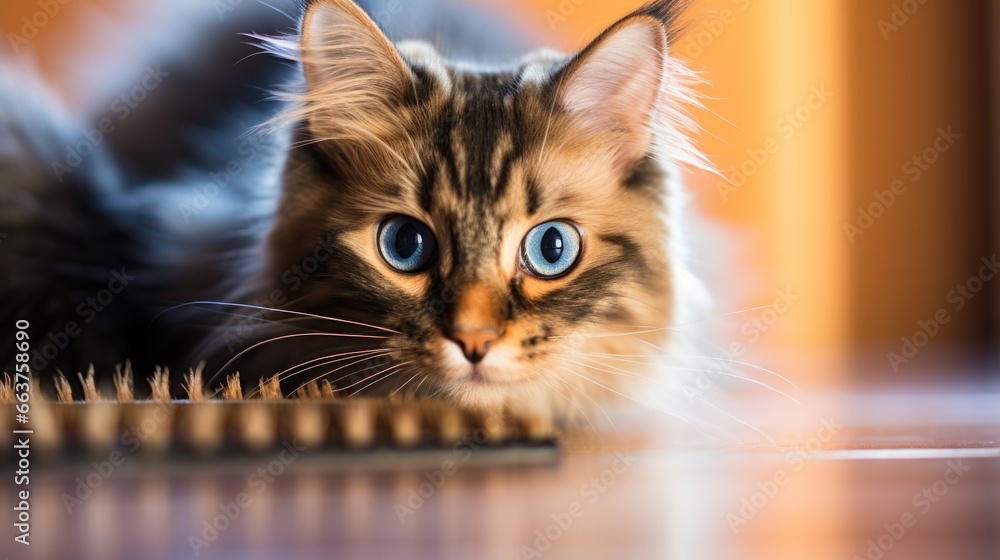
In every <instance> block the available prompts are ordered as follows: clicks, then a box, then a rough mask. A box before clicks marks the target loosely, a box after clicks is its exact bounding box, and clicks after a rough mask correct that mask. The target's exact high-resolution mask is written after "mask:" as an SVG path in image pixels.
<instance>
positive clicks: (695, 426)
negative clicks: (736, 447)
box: [561, 366, 739, 441]
mask: <svg viewBox="0 0 1000 560" xmlns="http://www.w3.org/2000/svg"><path fill="white" fill-rule="evenodd" d="M561 369H563V370H564V371H567V372H569V373H571V374H573V375H575V376H577V377H579V378H580V379H583V380H584V381H588V382H590V383H593V384H594V385H597V386H598V387H601V388H602V389H605V390H607V391H610V392H611V393H614V394H616V395H618V396H620V397H623V398H625V399H628V400H630V401H632V402H634V403H637V404H639V405H642V406H645V407H647V408H650V409H652V410H655V411H657V412H660V413H663V414H666V415H667V416H670V417H672V418H676V419H677V420H679V421H680V422H683V423H684V424H687V425H688V426H690V427H692V428H693V429H694V430H695V431H696V432H698V434H700V435H701V436H703V437H706V438H708V439H711V440H714V441H718V440H719V438H717V437H715V436H713V435H712V434H709V433H708V432H706V431H705V430H703V429H702V428H701V426H699V425H698V423H697V422H696V421H695V420H692V419H690V418H688V417H687V416H683V415H680V414H678V413H676V412H671V411H669V410H664V409H662V408H659V407H657V406H654V405H653V404H651V403H649V402H643V401H640V400H637V399H635V398H632V397H630V396H628V395H625V394H623V393H621V392H619V391H616V390H614V389H612V388H610V387H608V386H606V385H604V384H602V383H599V382H597V381H595V380H593V379H591V378H590V377H587V376H586V375H582V374H581V373H578V372H575V371H573V370H571V369H569V368H566V367H564V366H562V367H561ZM567 385H569V384H568V383H567ZM710 427H711V428H713V429H715V430H718V431H720V432H722V433H724V434H726V435H728V436H730V437H732V438H734V439H739V438H738V437H737V436H736V434H733V433H732V432H730V431H729V430H726V429H725V428H720V427H718V426H710Z"/></svg>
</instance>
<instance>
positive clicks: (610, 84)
mask: <svg viewBox="0 0 1000 560" xmlns="http://www.w3.org/2000/svg"><path fill="white" fill-rule="evenodd" d="M666 45H667V41H666V34H665V31H664V29H663V26H662V25H661V24H660V22H659V21H657V20H655V19H654V18H652V17H636V18H633V19H631V20H626V21H623V22H621V23H619V24H618V26H617V27H615V28H612V29H611V30H609V31H608V33H606V34H605V35H603V36H602V37H600V38H599V39H597V40H596V41H595V42H594V43H592V44H591V45H590V46H588V47H587V48H586V49H585V50H584V51H583V52H582V53H581V54H580V55H579V56H578V57H577V58H576V59H575V60H574V61H573V62H571V63H570V66H569V67H568V68H567V74H566V75H565V77H564V78H563V84H562V86H561V100H562V103H563V106H564V107H565V108H566V109H567V110H568V111H569V112H570V113H571V114H572V115H573V116H574V117H575V118H576V119H577V121H578V122H579V123H580V124H582V125H583V126H584V127H585V130H586V132H587V133H591V134H595V135H606V134H607V133H609V132H614V133H617V134H618V135H620V146H618V149H619V154H618V155H617V158H616V164H617V165H618V166H619V167H621V168H626V167H628V166H629V165H631V164H632V163H635V162H636V161H638V160H639V159H640V158H641V157H642V156H643V155H644V154H645V153H646V152H647V151H648V150H649V147H650V146H649V145H650V141H651V134H650V121H651V119H652V113H653V111H654V110H655V108H656V103H657V101H658V99H659V97H660V89H661V85H662V83H663V72H664V67H665V62H666V61H665V58H666Z"/></svg>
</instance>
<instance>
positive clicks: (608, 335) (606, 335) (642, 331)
mask: <svg viewBox="0 0 1000 560" xmlns="http://www.w3.org/2000/svg"><path fill="white" fill-rule="evenodd" d="M772 307H778V305H777V304H771V305H761V306H758V307H748V308H746V309H740V310H737V311H730V312H728V313H722V314H720V315H716V316H713V317H708V318H705V319H698V320H694V321H688V322H685V323H676V324H673V325H669V326H666V327H655V328H648V329H641V328H640V329H639V330H632V331H628V332H622V333H605V332H598V333H587V334H576V335H557V336H552V337H550V338H554V339H567V338H568V339H591V338H612V337H616V336H635V335H640V334H650V333H655V332H660V331H669V330H671V329H675V328H677V327H683V326H686V325H693V324H696V323H704V322H706V321H714V320H716V319H720V318H722V317H728V316H730V315H738V314H741V313H749V312H751V311H759V310H761V309H769V308H772ZM624 327H625V328H629V327H628V326H627V325H625V326H624Z"/></svg>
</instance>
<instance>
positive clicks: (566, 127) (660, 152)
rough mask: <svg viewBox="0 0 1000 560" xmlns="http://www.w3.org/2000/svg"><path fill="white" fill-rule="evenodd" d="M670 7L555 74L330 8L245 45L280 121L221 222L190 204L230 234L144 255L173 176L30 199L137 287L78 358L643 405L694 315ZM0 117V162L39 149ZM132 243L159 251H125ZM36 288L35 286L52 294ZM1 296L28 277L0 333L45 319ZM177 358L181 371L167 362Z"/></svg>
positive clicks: (384, 388) (215, 373) (540, 401)
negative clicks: (270, 78) (129, 186)
mask: <svg viewBox="0 0 1000 560" xmlns="http://www.w3.org/2000/svg"><path fill="white" fill-rule="evenodd" d="M684 5H685V2H682V1H678V0H659V1H654V2H651V3H649V4H647V5H646V6H644V7H642V8H640V9H639V10H637V11H635V12H634V13H631V14H629V15H627V16H625V17H624V18H622V19H621V20H619V21H618V22H616V23H614V24H613V25H612V26H611V27H609V28H608V29H607V30H606V31H604V32H603V33H602V34H601V35H600V36H599V37H598V38H596V39H595V40H594V41H593V42H592V43H590V44H589V45H588V46H587V47H586V48H584V49H583V50H582V51H581V52H580V53H578V54H575V55H572V56H567V55H562V54H560V53H556V52H554V51H551V50H539V51H535V52H533V53H531V54H528V55H527V56H524V57H523V58H520V59H519V60H515V61H514V62H513V63H512V64H508V65H489V66H487V65H484V64H481V63H470V62H468V61H453V60H449V59H448V58H446V57H445V56H443V55H442V54H440V53H439V52H438V51H437V50H435V48H434V47H432V46H431V45H430V44H428V43H423V42H414V41H395V42H394V41H392V40H390V39H389V37H388V36H387V35H386V34H385V33H384V32H383V31H382V30H381V29H380V27H379V25H377V23H376V21H375V20H374V19H373V17H372V16H370V15H369V13H372V11H371V9H369V12H368V13H366V11H365V10H363V9H361V8H360V7H359V6H358V5H356V4H355V3H353V2H352V1H351V0H312V1H309V2H307V3H306V5H305V6H304V7H303V10H302V14H303V15H302V18H301V24H300V28H299V33H298V35H296V36H294V37H292V38H275V37H274V36H264V35H259V36H258V38H259V39H260V40H261V41H262V43H263V44H264V45H265V46H266V48H267V49H268V50H270V51H271V52H272V53H275V54H278V55H279V56H283V57H285V58H288V59H291V60H293V61H294V62H295V63H296V65H295V70H294V71H292V74H293V75H294V76H293V79H292V86H290V87H289V88H287V90H286V91H285V93H284V94H283V95H282V98H283V99H284V100H285V103H284V109H283V110H282V111H281V112H280V113H278V114H277V115H276V116H275V117H273V118H271V119H270V120H267V121H266V122H264V123H263V124H260V125H259V126H258V127H256V128H255V132H254V134H253V135H252V136H249V137H248V138H249V139H251V140H253V143H252V144H250V146H249V148H248V149H249V150H253V151H254V153H257V152H259V153H260V154H261V155H260V157H256V156H255V157H254V158H253V160H254V161H253V164H252V165H247V166H246V167H242V168H241V169H240V171H241V172H242V173H243V175H244V177H246V176H247V175H248V174H250V173H249V172H247V171H246V170H247V169H250V170H252V172H253V176H254V182H253V183H249V184H242V183H241V184H239V185H237V183H238V182H239V181H235V180H234V183H233V186H232V187H231V188H230V189H229V192H227V193H226V197H227V199H226V200H235V201H236V204H237V205H231V204H229V203H225V204H224V203H223V202H219V201H214V202H213V203H212V205H211V207H209V208H208V209H207V210H205V213H204V214H200V213H201V212H202V211H201V209H193V208H195V207H191V206H189V212H195V213H199V216H198V217H199V218H201V219H204V218H205V217H206V216H214V215H218V214H219V213H224V212H240V213H241V215H242V216H244V219H243V221H242V222H240V221H235V222H234V221H232V220H228V221H225V222H222V223H224V224H225V226H226V229H228V231H220V230H221V229H223V228H215V229H213V228H212V227H210V226H201V227H203V228H204V229H202V230H197V231H200V232H201V234H202V235H195V236H191V235H190V233H188V234H187V236H186V237H185V239H186V241H185V242H184V243H180V242H171V241H170V240H169V239H167V240H164V239H163V237H164V235H166V233H165V231H166V232H167V233H169V231H171V230H170V228H165V227H164V228H161V229H160V230H157V229H156V228H151V227H150V226H149V223H148V222H156V221H157V218H156V216H157V208H158V207H159V206H161V205H162V204H163V201H164V200H171V201H174V200H176V199H175V198H172V199H167V198H162V199H158V198H157V196H163V197H167V196H170V195H167V194H164V193H165V192H168V191H169V188H170V185H169V184H163V183H162V182H161V183H157V182H150V183H151V184H154V185H155V187H147V188H146V189H145V190H144V192H143V194H142V195H141V196H138V195H136V196H132V197H128V196H123V197H122V198H121V199H115V197H114V196H112V195H110V194H108V192H109V191H110V190H111V189H110V188H109V187H108V186H107V184H104V185H101V183H102V182H104V181H106V179H103V178H99V177H95V176H93V175H88V174H87V171H86V170H81V172H80V173H75V174H74V180H75V181H82V182H83V184H82V186H80V187H79V188H78V189H77V190H76V191H73V192H76V193H77V196H76V197H73V198H68V197H67V198H60V197H62V195H67V194H68V193H69V192H70V191H68V190H67V189H66V188H65V186H63V187H60V188H59V189H58V191H56V190H55V189H53V190H52V191H51V192H58V193H61V194H60V197H51V198H52V200H45V201H44V202H40V203H39V204H46V205H49V204H51V205H54V206H63V205H69V206H71V208H66V209H65V210H64V212H65V215H66V216H71V217H72V219H74V220H77V221H78V222H79V223H77V224H76V225H75V227H76V228H77V229H76V231H79V232H81V233H80V234H79V235H80V240H79V241H80V242H81V243H89V244H91V245H94V247H92V248H86V249H83V250H85V251H93V253H94V254H100V255H102V257H101V259H100V260H99V262H100V266H104V267H107V268H110V269H112V270H114V269H115V268H114V264H109V263H115V264H117V263H121V262H126V263H127V265H125V266H124V269H123V271H127V270H129V267H132V269H131V270H133V271H134V276H135V278H136V279H135V280H134V282H135V283H136V284H138V285H139V287H137V288H136V289H134V290H132V291H129V290H128V289H126V290H123V291H122V292H121V293H122V294H127V296H126V297H129V298H134V299H135V301H131V300H130V301H128V302H127V303H126V304H125V305H118V304H117V303H116V308H115V309H116V311H115V312H114V316H113V318H114V320H113V321H112V319H111V317H110V316H109V315H102V316H101V318H102V319H103V320H107V321H110V322H111V323H112V324H113V326H114V328H116V329H120V331H118V332H114V333H112V334H111V336H113V337H114V338H113V340H114V343H112V344H107V342H108V341H105V342H104V343H96V342H95V344H96V347H97V348H100V349H101V353H102V355H101V356H100V360H101V361H102V363H104V364H105V366H106V365H107V364H108V362H109V361H110V362H118V361H121V360H123V359H125V358H127V357H130V356H132V357H134V355H135V353H136V352H141V353H143V354H144V355H145V358H146V359H147V360H149V361H150V362H153V363H170V364H173V365H175V366H182V367H189V366H191V365H193V364H194V363H197V361H198V360H207V362H208V365H207V367H206V372H207V373H208V374H209V377H210V378H211V381H212V383H213V384H214V385H218V383H219V382H221V381H222V379H223V378H224V377H225V376H226V375H228V374H231V373H233V372H235V371H237V370H238V371H239V372H241V374H242V375H243V377H244V379H246V378H247V377H254V376H258V377H270V376H272V375H274V374H280V379H281V382H282V386H283V388H284V389H285V391H286V392H291V391H294V390H295V389H297V388H298V387H300V386H301V385H303V384H304V383H306V382H308V381H311V380H327V381H330V382H331V383H332V385H333V387H335V388H336V390H337V391H338V392H341V393H342V394H345V395H350V394H356V393H362V394H375V395H412V396H415V397H433V398H446V399H451V400H455V401H458V402H461V403H464V404H467V405H470V406H477V407H483V408H487V409H502V408H503V407H527V408H530V409H532V410H535V411H537V412H540V413H543V414H546V415H551V416H552V417H554V418H556V419H560V420H567V419H570V418H574V417H577V416H587V415H588V413H587V412H586V411H587V410H588V409H591V408H592V407H593V406H594V405H596V404H598V403H601V402H602V401H606V400H609V399H616V398H620V397H625V398H632V399H635V400H643V399H645V398H646V397H647V396H648V393H649V392H650V390H651V389H652V388H654V387H656V386H658V384H657V383H658V382H659V383H662V382H666V381H668V379H667V378H664V379H659V380H653V381H650V378H652V377H654V376H657V375H662V374H661V373H660V372H657V371H654V369H653V368H651V367H650V365H649V364H650V363H652V362H654V361H655V358H656V356H659V355H662V354H664V353H665V352H666V351H667V350H665V348H667V347H668V345H669V344H671V342H672V341H671V339H670V337H668V336H667V335H668V333H669V330H668V329H667V328H668V327H669V326H670V325H671V324H674V323H677V322H679V321H683V320H684V319H685V318H686V317H687V315H686V314H687V313H688V311H687V309H688V308H689V306H690V305H691V304H692V303H693V300H696V299H699V298H700V297H701V291H700V288H698V285H697V283H696V282H695V281H694V279H693V278H692V276H691V274H690V273H689V272H688V269H687V267H686V265H685V263H684V254H683V233H682V231H681V223H682V217H681V212H682V208H683V204H684V197H683V195H682V194H681V188H680V176H679V172H678V165H679V164H693V165H697V166H700V165H703V164H704V162H703V160H702V159H701V157H700V156H699V155H698V153H697V151H696V150H695V149H694V148H693V147H692V145H691V143H690V142H689V141H688V139H687V137H686V135H685V132H686V130H687V128H689V126H690V123H689V122H688V121H687V119H686V117H685V114H684V113H683V111H682V109H681V105H682V104H683V103H685V102H688V101H691V97H690V94H689V92H688V90H687V88H686V85H687V84H688V82H689V81H690V79H691V78H690V74H689V73H688V72H687V71H686V70H685V69H684V67H683V66H682V65H681V64H680V63H678V62H677V61H676V60H674V59H673V58H671V57H670V55H669V52H668V51H669V45H670V44H671V42H672V41H673V39H674V38H675V37H676V35H677V34H678V32H679V29H678V27H677V20H678V17H679V15H680V13H681V11H682V9H683V8H684ZM7 118H8V119H10V120H11V121H14V119H13V118H12V117H7ZM3 124H4V125H5V126H6V127H7V130H6V131H5V137H4V138H3V140H4V144H3V145H4V146H6V148H5V149H4V152H3V154H4V155H3V158H4V159H5V161H6V162H10V161H11V160H10V158H11V153H12V152H11V148H10V146H20V145H22V144H23V138H24V137H25V136H27V135H37V131H35V130H26V129H25V125H24V123H23V122H5V123H3ZM20 130H23V131H24V132H23V134H22V133H19V132H18V131H20ZM248 141H249V140H248ZM46 144H49V145H54V146H60V145H61V141H60V140H58V139H47V140H43V141H42V142H41V145H46ZM34 145H35V146H37V145H39V143H38V142H36V143H35V144H34ZM244 159H249V158H244ZM41 161H45V160H44V159H42V160H41ZM240 161H242V163H243V164H246V161H243V160H238V163H237V165H238V166H239V165H241V164H240ZM91 165H96V163H94V162H91ZM216 169H226V167H225V166H222V167H221V168H216ZM234 171H235V170H234V169H229V174H230V175H233V176H235V175H236V174H237V173H235V172H234ZM4 175H5V177H8V178H10V177H13V178H14V180H13V183H12V184H10V180H9V179H8V183H9V184H8V185H7V186H6V187H5V188H4V189H3V191H0V192H2V193H3V196H5V197H7V198H9V199H14V198H17V197H19V196H22V195H20V194H18V193H19V192H27V191H28V189H29V188H30V185H31V184H34V183H33V181H36V179H35V177H34V176H32V178H31V180H28V179H23V180H22V178H21V177H20V176H17V175H11V174H8V173H6V172H5V174H4ZM37 181H41V182H42V183H44V182H45V180H44V179H38V180H37ZM45 188H46V187H45V186H44V185H40V186H39V187H38V192H46V191H44V189H45ZM79 193H84V194H79ZM279 193H280V194H279ZM39 196H45V195H39ZM81 197H82V198H83V199H84V200H80V198H81ZM22 204H25V203H22ZM171 204H172V202H171ZM182 205H183V201H182ZM11 208H13V207H11ZM49 212H50V211H49V209H46V210H45V212H43V213H42V215H34V217H30V216H25V215H24V214H23V213H21V212H20V211H19V212H13V211H6V212H5V213H4V214H2V215H0V230H3V231H10V233H9V239H11V240H12V242H11V243H5V244H6V245H7V246H6V247H4V246H2V245H0V251H4V250H7V256H6V258H7V259H8V261H7V263H8V265H9V264H11V263H12V264H14V265H15V266H20V265H23V263H25V262H29V261H31V260H32V259H31V258H29V254H30V253H31V252H32V251H34V250H35V249H33V247H34V245H36V244H38V243H39V241H38V240H39V239H40V238H45V239H46V241H47V242H48V240H51V239H61V243H55V242H52V243H53V244H55V245H57V246H59V247H60V252H65V251H67V249H66V247H72V244H71V243H69V242H68V240H67V239H65V238H60V237H58V236H55V235H53V233H52V232H50V231H42V232H37V231H36V233H35V235H34V236H33V237H30V238H28V237H27V236H20V234H21V233H23V232H24V231H26V230H28V229H32V228H34V229H36V230H37V229H38V228H41V227H42V226H40V225H39V224H40V223H43V222H44V221H45V218H46V216H45V215H44V214H45V213H49ZM15 214H16V215H15ZM50 215H56V214H55V213H54V212H53V213H51V214H50ZM109 215H115V216H117V217H116V218H114V219H111V220H105V219H104V216H109ZM122 216H125V217H124V218H123V217H122ZM32 220H35V221H32ZM144 222H147V223H144ZM102 228H112V229H113V228H118V229H117V230H114V231H102ZM53 229H58V228H55V227H54V226H53ZM91 229H95V230H98V231H91ZM173 231H175V232H176V229H175V230H173ZM234 232H235V233H237V234H236V235H233V234H234ZM212 235H218V237H215V238H213V237H212ZM45 236H48V237H45ZM192 237H195V238H198V239H192ZM16 238H21V239H28V240H29V241H30V242H29V241H25V242H23V243H22V242H21V241H16ZM154 241H155V242H154ZM12 246H13V248H12ZM154 246H155V247H172V248H173V251H161V252H157V253H155V254H153V255H149V254H142V253H143V250H144V248H147V247H154ZM12 250H13V251H16V252H17V253H16V255H17V257H16V258H12V257H11V256H10V255H11V253H10V251H12ZM108 252H110V255H105V253H108ZM116 252H117V253H116ZM136 255H140V256H138V257H137V256H136ZM44 258H47V259H50V262H49V263H47V264H49V265H53V266H56V267H58V266H60V265H61V264H62V263H64V262H73V259H72V258H67V259H65V260H63V259H61V257H60V256H59V253H54V254H52V255H49V254H46V255H45V256H44ZM205 261H210V263H209V265H205ZM206 271H208V272H206ZM68 274H71V273H68ZM43 277H44V278H46V279H48V280H50V281H51V282H50V283H49V284H47V285H44V288H42V289H43V290H49V289H56V287H55V286H56V285H59V284H58V282H57V281H56V280H53V279H52V278H51V277H48V276H43ZM19 279H24V282H25V283H31V282H34V281H35V279H36V277H27V276H15V279H14V281H10V280H8V281H7V282H5V283H4V284H3V285H0V295H2V296H3V301H4V302H5V304H4V305H5V308H4V310H3V314H2V318H3V320H4V321H13V320H14V318H16V317H25V316H26V317H27V318H29V319H30V318H32V316H35V315H38V314H41V315H42V316H46V315H45V313H46V310H44V309H38V308H27V307H25V306H23V305H19V304H17V303H14V304H11V303H10V302H12V301H15V302H16V301H17V299H18V298H21V301H22V302H23V301H25V298H24V294H26V293H32V294H34V297H32V298H28V299H30V300H33V301H34V300H39V299H43V298H44V297H45V296H44V295H43V294H41V293H40V292H39V291H38V290H39V288H38V287H37V286H27V285H26V284H25V283H19V281H18V280H19ZM103 285H104V279H103V278H97V279H95V280H93V281H92V282H91V283H90V284H89V285H86V284H83V285H81V284H80V283H76V284H75V285H73V286H72V289H73V290H74V291H76V292H83V293H87V291H88V288H89V289H90V290H94V289H97V290H100V289H101V288H102V287H103ZM81 286H82V287H81ZM208 300H211V301H208ZM64 301H66V302H69V301H72V302H73V303H75V301H76V300H74V296H73V295H66V297H65V298H64ZM168 304H180V305H176V306H169V305H168ZM158 306H159V307H158ZM69 308H70V309H75V308H76V306H70V307H69ZM161 310H162V311H161ZM52 311H53V310H48V312H52ZM54 311H55V312H56V313H59V312H64V310H54ZM158 311H160V312H159V313H157V312H158ZM215 318H217V320H214V319H215ZM59 323H60V321H58V320H57V321H52V320H48V321H45V322H44V324H48V325H52V324H55V325H57V328H58V324H59ZM150 324H152V327H150ZM83 330H84V331H85V332H88V333H91V334H88V336H96V335H95V334H93V333H97V332H100V331H98V330H95V329H94V328H92V327H91V328H85V329H83ZM50 333H51V331H50ZM47 334H49V333H46V332H44V330H41V331H40V330H37V329H36V331H35V334H34V336H35V337H36V339H37V340H39V341H45V340H46V335H47ZM125 337H128V340H125ZM72 342H73V344H74V345H76V344H78V343H82V340H79V339H77V340H73V341H72ZM190 342H197V345H196V349H195V350H194V351H193V353H192V354H191V355H190V356H189V357H185V358H183V359H177V356H178V355H179V354H180V352H178V349H179V348H183V346H184V344H187V343H190ZM93 354H94V353H93V352H89V353H88V352H83V351H81V352H78V353H74V352H66V353H63V354H62V355H61V358H63V359H64V362H63V363H65V358H66V357H71V358H72V359H74V360H80V359H88V358H90V359H91V361H93V358H92V357H93ZM2 357H3V358H5V361H6V357H7V356H6V355H4V356H2ZM77 363H78V364H79V365H77V366H76V367H77V368H78V369H79V368H81V367H83V365H84V364H83V363H81V362H77ZM67 367H72V366H67ZM48 370H51V368H47V370H46V371H48ZM36 374H43V372H37V373H36Z"/></svg>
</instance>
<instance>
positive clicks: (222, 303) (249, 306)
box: [150, 300, 400, 334]
mask: <svg viewBox="0 0 1000 560" xmlns="http://www.w3.org/2000/svg"><path fill="white" fill-rule="evenodd" d="M196 305H217V306H221V307H244V308H247V309H257V310H259V311H271V312H274V313H286V314H289V315H298V316H301V317H311V318H313V319H321V320H324V321H332V322H335V323H342V324H345V325H354V326H357V327H365V328H368V329H374V330H377V331H383V332H387V333H392V334H400V332H399V331H396V330H393V329H389V328H386V327H380V326H378V325H372V324H369V323H362V322H359V321H351V320H348V319H338V318H336V317H327V316H326V315H317V314H315V313H306V312H304V311H294V310H291V309H279V308H277V307H265V306H262V305H252V304H249V303H235V302H227V301H208V300H202V301H189V302H187V303H181V304H178V305H175V306H173V307H169V308H167V309H164V310H163V311H161V312H159V313H157V314H156V316H155V317H153V319H152V321H150V324H152V323H153V322H155V321H156V320H157V319H158V318H159V317H160V315H163V314H164V313H168V312H170V311H176V310H177V309H181V308H183V307H189V306H196Z"/></svg>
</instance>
